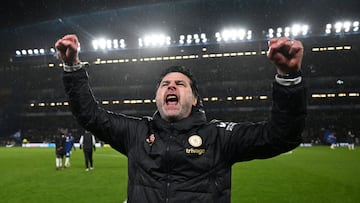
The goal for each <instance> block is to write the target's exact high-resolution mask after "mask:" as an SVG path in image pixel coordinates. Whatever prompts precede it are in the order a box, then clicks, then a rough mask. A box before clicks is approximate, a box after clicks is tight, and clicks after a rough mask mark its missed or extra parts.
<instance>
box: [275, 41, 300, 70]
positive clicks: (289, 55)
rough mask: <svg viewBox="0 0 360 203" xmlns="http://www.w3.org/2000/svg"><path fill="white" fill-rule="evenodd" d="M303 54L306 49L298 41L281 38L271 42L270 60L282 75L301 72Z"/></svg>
mask: <svg viewBox="0 0 360 203" xmlns="http://www.w3.org/2000/svg"><path fill="white" fill-rule="evenodd" d="M303 52H304V47H303V45H302V43H301V42H300V41H298V40H290V39H289V38H287V37H281V38H274V39H271V40H270V41H269V52H268V58H269V59H270V60H271V61H272V63H273V64H274V65H275V66H277V71H278V73H279V74H281V75H284V74H287V73H290V72H295V71H299V70H300V68H301V61H302V57H303Z"/></svg>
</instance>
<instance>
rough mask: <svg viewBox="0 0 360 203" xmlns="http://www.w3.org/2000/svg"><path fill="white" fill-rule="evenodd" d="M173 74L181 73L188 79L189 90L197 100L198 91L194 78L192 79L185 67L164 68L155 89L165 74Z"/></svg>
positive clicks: (192, 76) (190, 73)
mask: <svg viewBox="0 0 360 203" xmlns="http://www.w3.org/2000/svg"><path fill="white" fill-rule="evenodd" d="M173 72H178V73H182V74H184V75H186V76H187V77H188V78H189V79H190V86H191V90H192V92H193V94H194V96H196V97H197V98H199V89H198V86H197V81H196V78H195V77H194V75H193V74H192V72H191V71H190V69H189V68H187V67H185V66H170V67H169V68H166V69H165V70H164V71H163V72H162V73H161V75H160V78H159V80H158V82H157V87H159V85H160V83H161V81H162V79H163V78H164V77H165V76H166V75H167V74H169V73H173Z"/></svg>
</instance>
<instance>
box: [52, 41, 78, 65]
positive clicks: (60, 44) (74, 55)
mask: <svg viewBox="0 0 360 203" xmlns="http://www.w3.org/2000/svg"><path fill="white" fill-rule="evenodd" d="M55 48H56V50H57V52H58V55H59V57H60V58H61V59H62V61H63V62H64V63H65V64H66V65H68V66H72V65H75V64H79V63H80V59H79V49H80V43H79V40H78V38H77V36H76V35H73V34H71V35H65V36H64V37H63V38H61V39H59V40H58V41H57V42H56V43H55Z"/></svg>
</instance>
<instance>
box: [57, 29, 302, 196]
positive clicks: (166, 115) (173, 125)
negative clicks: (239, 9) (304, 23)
mask: <svg viewBox="0 0 360 203" xmlns="http://www.w3.org/2000/svg"><path fill="white" fill-rule="evenodd" d="M55 47H56V49H57V50H58V54H59V56H60V58H61V59H62V61H63V63H64V74H63V82H64V86H65V90H66V93H67V95H68V96H69V101H70V108H71V111H72V113H73V115H74V116H75V117H76V118H77V120H78V122H79V124H80V125H82V126H83V127H84V128H85V129H87V130H89V131H90V132H92V133H93V134H94V135H95V136H96V137H98V138H99V139H100V140H102V141H104V142H106V143H109V144H110V145H111V146H112V147H113V148H114V149H116V150H117V151H119V152H120V153H123V154H124V155H126V156H127V157H128V167H129V169H128V202H130V203H131V202H206V203H209V202H230V194H231V189H230V187H231V167H232V165H233V164H234V163H236V162H241V161H248V160H252V159H265V158H270V157H274V156H276V155H279V154H281V153H284V152H287V151H289V150H291V149H294V148H296V147H297V146H298V145H299V144H300V143H301V133H302V130H303V128H304V123H305V117H306V93H305V88H304V85H303V81H302V76H301V72H300V67H301V60H302V56H303V46H302V43H301V42H300V41H297V40H289V39H288V38H277V39H271V40H270V42H269V53H268V58H269V59H270V60H271V61H272V62H273V63H274V64H275V65H276V66H277V74H276V76H275V81H274V83H273V106H272V111H271V116H270V118H269V120H268V121H263V122H259V123H252V122H241V123H236V122H222V121H218V120H213V121H210V122H208V121H207V120H206V116H205V112H204V110H203V106H202V102H201V99H200V96H199V92H198V87H197V82H196V80H195V77H194V76H193V75H192V74H191V72H190V71H189V70H188V69H187V68H185V67H182V66H175V67H170V68H168V69H165V70H164V72H163V73H162V74H161V75H160V78H159V80H158V83H157V84H158V86H157V91H156V106H157V111H156V112H155V114H154V115H153V117H143V118H134V117H129V116H126V115H123V114H116V113H113V112H109V111H106V110H104V109H102V108H99V107H98V105H97V102H96V101H95V99H94V96H93V95H92V91H91V88H90V85H89V83H88V75H87V72H86V70H85V68H84V65H83V64H81V62H80V59H79V56H78V50H79V42H78V38H77V36H76V35H66V36H64V37H63V38H61V39H59V40H58V41H57V42H56V44H55Z"/></svg>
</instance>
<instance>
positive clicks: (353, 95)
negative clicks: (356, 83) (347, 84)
mask: <svg viewBox="0 0 360 203" xmlns="http://www.w3.org/2000/svg"><path fill="white" fill-rule="evenodd" d="M358 96H359V92H351V93H349V97H358Z"/></svg>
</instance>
